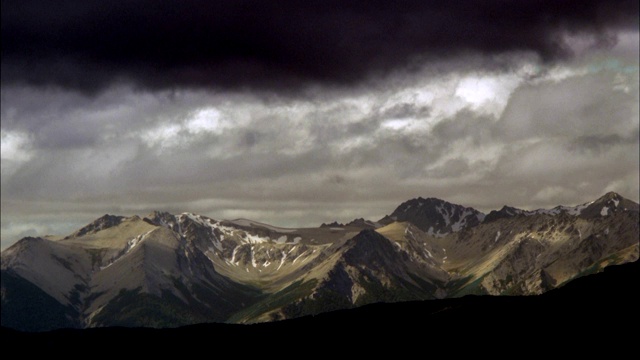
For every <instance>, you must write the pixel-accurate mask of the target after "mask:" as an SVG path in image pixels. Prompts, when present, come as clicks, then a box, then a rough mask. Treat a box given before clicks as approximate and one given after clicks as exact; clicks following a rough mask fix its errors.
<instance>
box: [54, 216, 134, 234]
mask: <svg viewBox="0 0 640 360" xmlns="http://www.w3.org/2000/svg"><path fill="white" fill-rule="evenodd" d="M124 219H126V218H125V217H124V216H117V215H109V214H105V215H103V216H102V217H100V218H98V219H96V220H94V221H93V222H92V223H90V224H89V225H87V226H85V227H83V228H81V229H80V230H78V231H76V232H75V233H73V234H71V235H70V236H67V238H70V237H80V236H84V235H88V234H94V233H97V232H98V231H100V230H104V229H108V228H110V227H113V226H117V225H119V224H120V223H121V222H122V221H123V220H124Z"/></svg>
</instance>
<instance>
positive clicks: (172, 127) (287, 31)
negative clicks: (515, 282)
mask: <svg viewBox="0 0 640 360" xmlns="http://www.w3.org/2000/svg"><path fill="white" fill-rule="evenodd" d="M206 3H207V4H209V2H206ZM234 3H236V2H234ZM238 3H239V4H240V5H238V6H240V7H239V8H237V9H241V10H242V9H244V10H242V11H245V10H246V9H247V6H248V8H249V9H258V10H260V11H259V12H255V11H254V12H253V13H252V12H246V11H245V12H241V13H242V14H244V15H242V16H234V17H231V18H230V19H231V20H229V22H224V21H222V22H220V23H221V24H223V25H224V26H222V25H221V26H222V28H216V27H213V28H207V27H203V24H204V23H207V21H208V20H211V19H210V18H209V17H210V16H214V17H216V16H217V17H216V19H218V18H225V17H224V16H222V15H219V14H218V15H215V14H214V15H211V14H209V13H206V14H204V15H202V17H200V15H199V12H198V11H193V12H187V13H185V14H186V15H185V17H184V18H177V17H175V16H173V15H171V16H170V15H166V14H162V11H160V13H155V12H152V11H151V12H148V13H147V11H146V10H145V11H142V10H141V9H142V7H140V8H139V6H140V5H141V4H143V5H144V2H125V3H120V2H119V3H118V4H119V5H109V4H110V3H107V2H105V3H101V4H106V5H104V6H106V8H105V9H106V10H107V11H106V12H97V10H95V6H96V5H95V4H94V3H93V2H90V1H89V2H86V1H85V2H79V3H77V4H76V3H74V2H65V3H64V4H71V5H73V6H71V7H70V8H69V6H66V5H64V4H63V5H61V6H60V9H57V10H55V9H54V10H52V11H51V12H50V13H43V12H41V11H40V10H38V9H41V7H39V6H37V5H38V4H39V3H38V2H37V1H35V2H28V1H26V2H20V5H14V4H12V5H11V6H10V7H9V5H8V4H9V3H8V2H5V1H3V2H2V41H3V51H2V87H1V89H0V90H1V94H0V95H1V101H2V107H1V110H0V115H1V118H2V123H1V131H2V134H1V137H2V163H1V164H2V174H1V175H2V176H1V194H0V195H1V200H0V201H1V207H2V209H1V210H2V217H1V222H2V225H1V226H2V247H3V248H4V247H6V246H7V245H9V244H11V243H12V242H14V241H16V240H17V239H18V238H20V237H22V236H26V235H44V234H47V233H57V234H67V233H70V232H72V231H73V230H74V229H76V228H78V227H80V226H82V225H84V224H85V223H87V222H89V221H91V220H93V219H95V218H97V217H98V216H101V215H102V214H104V213H107V212H108V213H116V214H123V215H132V214H140V215H144V214H146V213H148V212H150V211H152V210H157V209H160V210H168V211H172V212H182V211H193V212H198V213H203V214H206V215H209V216H212V217H215V218H238V217H247V218H254V219H256V220H260V221H265V222H270V223H273V224H276V225H282V226H317V225H319V224H320V223H321V222H329V221H333V220H338V221H341V222H345V221H349V220H351V219H353V218H355V217H366V218H370V219H373V220H376V219H378V218H380V217H382V216H383V215H385V214H388V213H391V212H392V211H393V209H394V208H395V207H396V206H397V205H398V204H400V203H401V202H402V201H404V200H407V199H409V198H413V197H417V196H423V197H426V196H435V197H440V198H443V199H446V200H449V201H452V202H457V203H460V204H464V205H467V206H474V207H476V208H479V209H480V210H484V211H489V210H491V209H496V208H500V207H501V206H502V205H504V204H509V205H513V206H520V207H524V208H529V209H531V208H537V207H549V206H555V205H558V204H567V205H570V204H578V203H582V202H586V201H589V200H593V199H594V198H596V197H598V196H600V195H602V194H604V193H605V192H606V191H618V192H620V193H621V194H622V195H623V196H626V197H629V198H631V199H632V200H634V201H638V197H639V194H638V192H639V190H638V182H639V179H638V173H639V170H640V169H639V163H640V159H639V156H638V153H639V150H640V149H639V140H638V138H639V123H640V121H639V110H638V97H639V91H638V82H639V77H638V31H637V22H638V18H637V11H636V12H633V11H631V12H630V11H628V10H629V9H631V10H634V9H635V10H637V2H626V1H621V2H615V1H614V2H600V1H586V2H580V3H579V5H578V6H577V7H576V6H569V5H568V4H570V3H566V2H561V3H558V2H555V1H549V2H529V1H523V2H514V3H513V4H512V3H508V4H504V2H501V1H497V2H493V1H489V2H469V3H465V4H464V5H461V6H453V5H448V4H449V2H446V3H445V2H442V3H441V2H435V3H433V2H430V4H433V6H429V7H424V6H423V5H422V3H423V2H419V3H418V2H416V3H414V4H413V7H407V8H404V7H402V8H398V9H395V8H394V9H391V8H385V7H382V8H380V9H379V8H378V7H376V6H369V5H370V2H367V4H369V5H368V6H366V7H365V6H364V5H355V7H353V8H348V7H345V6H344V5H340V6H337V7H335V9H336V10H335V11H332V12H330V14H325V15H326V16H319V17H318V18H317V19H316V21H301V20H300V19H303V18H304V16H302V15H305V14H307V15H308V14H311V13H314V12H315V8H313V7H312V6H310V5H304V6H303V5H295V6H294V5H293V4H292V5H291V6H290V8H289V9H290V10H291V11H293V10H295V11H293V13H297V14H298V15H299V16H298V17H295V19H293V20H295V21H293V22H291V27H282V26H280V25H282V24H283V23H288V22H287V21H288V19H282V18H281V17H277V16H275V15H274V16H257V17H256V16H255V15H264V14H275V13H276V11H275V10H273V9H271V5H265V4H262V2H261V4H262V5H260V6H259V7H253V6H249V5H251V3H250V2H238ZM114 4H115V3H114ZM153 4H154V6H155V4H156V2H153ZM162 4H164V3H162ZM194 4H196V5H198V4H200V3H199V2H194ZM202 4H204V2H203V3H202ZM202 4H200V5H202ZM221 4H225V2H222V3H221ZM407 4H409V3H407ZM373 5H375V4H373ZM405 5H406V4H405ZM158 6H160V7H162V6H165V5H158ZM202 6H204V5H202ZM207 6H210V5H207ZM243 6H244V7H243ZM256 6H257V5H256ZM381 6H382V5H381ZM385 6H386V5H385ZM407 6H408V5H407ZM148 8H149V9H153V8H154V7H153V6H150V7H148ZM365 8H366V9H370V10H367V11H365ZM125 9H126V10H128V11H129V14H130V15H131V17H119V15H118V16H116V15H117V14H119V13H120V11H121V10H125ZM196 9H198V8H196ZM221 9H226V10H225V11H232V10H229V9H236V8H235V7H227V6H226V5H225V6H222V7H221ZM5 10H9V11H5ZM103 10H104V9H103ZM116 10H117V11H116ZM471 10H473V12H471ZM233 11H236V10H233ZM237 11H240V10H237ZM256 11H257V10H256ZM105 13H106V14H107V15H105V16H102V15H98V14H105ZM387 13H388V16H387V15H385V14H387ZM507 13H509V14H513V16H512V17H508V16H506V14H507ZM67 14H75V15H78V16H75V17H74V16H70V15H69V16H67ZM221 14H224V11H223V12H222V13H221ZM247 14H248V15H247ZM251 14H253V15H251ZM465 14H466V15H465ZM496 14H502V15H505V16H499V17H497V18H496ZM629 14H632V15H629ZM63 15H64V16H63ZM143 15H144V16H143ZM250 15H251V16H250ZM320 15H323V14H320ZM329 15H331V16H329ZM463 15H464V16H463ZM167 16H168V17H167ZM221 16H222V17H221ZM445 18H446V19H450V20H451V21H450V22H449V20H447V22H446V24H444V23H443V21H444V20H442V19H445ZM140 19H146V21H147V23H146V25H144V26H142V24H143V23H142V22H141V23H140V24H141V25H140V26H133V25H135V24H138V22H137V21H138V20H140ZM274 19H275V20H278V19H279V20H278V21H277V22H276V23H277V24H276V25H278V26H275V25H274V24H272V23H270V21H274ZM336 19H337V20H336ZM340 19H342V20H344V21H340ZM496 19H500V21H496ZM112 20H113V21H112ZM134 20H135V21H134ZM165 20H166V21H165ZM284 20H287V21H284ZM185 21H186V22H189V23H190V24H191V23H192V22H193V24H191V25H193V26H191V27H183V26H182V25H184V22H185ZM283 21H284V22H283ZM336 21H337V23H336ZM249 23H251V26H248V25H247V24H249ZM254 23H255V24H254ZM92 24H93V25H92ZM350 24H351V25H350ZM394 24H395V25H394ZM124 25H127V26H124ZM272 25H273V26H272ZM334 25H336V26H335V27H334ZM445 25H446V26H445ZM243 26H248V27H246V28H245V30H244V32H243V31H239V32H238V33H237V34H235V35H234V36H233V37H232V38H229V39H231V40H233V41H231V40H229V39H227V40H225V39H226V38H224V37H221V35H220V34H222V33H229V31H230V30H238V29H241V28H242V27H243ZM634 26H635V28H634ZM120 28H122V29H120ZM176 29H182V30H181V31H182V32H179V33H178V34H179V35H180V36H179V38H180V39H183V38H185V37H189V36H191V37H193V39H190V40H189V41H187V42H184V43H181V42H180V41H178V40H176V39H174V38H172V37H171V35H172V34H173V33H174V31H176ZM390 29H391V30H393V31H391V30H390ZM442 29H446V31H444V30H442ZM76 30H77V31H76ZM152 30H153V31H155V32H153V33H151V31H152ZM267 30H269V31H267ZM276 30H277V31H276ZM70 34H73V36H70V37H67V36H68V35H70ZM274 34H275V35H277V36H276V37H275V38H274V36H275V35H274ZM385 34H386V35H385ZM474 34H478V36H475V35H474ZM205 35H206V36H212V37H213V38H214V40H215V39H217V40H215V41H214V44H217V45H216V46H217V47H216V49H217V50H216V52H213V53H212V52H211V51H213V50H211V51H209V50H207V51H204V52H203V54H204V55H199V54H198V51H199V50H201V49H203V46H205V45H206V44H208V40H207V37H206V36H205ZM382 35H385V36H382ZM472 35H473V36H472ZM325 37H326V38H325ZM126 38H130V43H129V45H127V46H124V47H122V48H121V49H120V48H119V47H118V50H117V51H116V49H115V47H114V46H115V45H114V44H118V46H120V45H122V41H123V39H126ZM172 39H173V40H172ZM309 39H312V40H314V39H315V40H317V41H308V40H309ZM340 39H344V41H348V42H349V43H348V44H347V45H349V46H338V45H339V44H338V45H336V41H337V40H340ZM249 40H251V41H249ZM276 40H277V41H276ZM163 41H167V43H163ZM216 41H218V42H216ZM220 41H222V43H219V42H220ZM225 41H226V42H225ZM145 44H146V45H145ZM163 44H164V45H166V46H164V45H163ZM180 44H182V46H183V48H181V49H182V50H184V51H183V52H180V53H177V54H174V55H171V54H169V55H168V54H167V52H171V51H173V50H176V47H177V46H179V45H180ZM220 44H222V45H224V46H222V45H220ZM279 44H280V45H281V46H278V45H279ZM125 45H126V44H125ZM227 45H228V46H227ZM205 50H206V49H205ZM241 50H242V51H241ZM239 51H240V52H239ZM372 54H374V55H375V56H373V55H372ZM80 63H81V64H80ZM248 70H250V71H248ZM285 70H286V71H285ZM380 74H384V75H380ZM378 75H379V76H378ZM256 88H258V89H259V90H256Z"/></svg>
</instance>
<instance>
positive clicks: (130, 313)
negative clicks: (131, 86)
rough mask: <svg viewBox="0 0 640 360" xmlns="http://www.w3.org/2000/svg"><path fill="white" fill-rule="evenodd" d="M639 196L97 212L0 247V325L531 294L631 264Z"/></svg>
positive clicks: (34, 326)
mask: <svg viewBox="0 0 640 360" xmlns="http://www.w3.org/2000/svg"><path fill="white" fill-rule="evenodd" d="M638 214H639V212H638V204H637V203H635V202H633V201H630V200H628V199H625V198H623V197H622V196H620V195H619V194H616V193H607V194H606V195H604V196H602V197H601V198H599V199H597V200H594V201H591V202H588V203H585V204H581V205H578V206H573V207H568V206H558V207H555V208H553V209H540V210H535V211H527V210H522V209H517V208H514V207H509V206H504V207H503V208H502V209H500V210H498V211H492V212H490V213H489V214H486V215H485V214H483V213H482V212H480V211H477V210H475V209H473V208H469V207H464V206H461V205H456V204H451V203H449V202H446V201H444V200H440V199H435V198H427V199H423V198H417V199H412V200H409V201H406V202H404V203H402V204H401V205H400V206H399V207H398V208H396V209H395V210H394V211H393V212H392V213H391V214H390V215H387V216H385V217H384V218H382V219H380V220H378V221H369V220H365V219H355V220H354V221H352V222H349V223H347V224H339V223H331V224H322V225H321V226H320V227H317V228H300V229H291V228H280V227H276V226H272V225H268V224H264V223H260V222H257V221H253V220H247V219H236V220H215V219H212V218H209V217H206V216H203V215H198V214H193V213H182V214H177V215H175V214H170V213H167V212H153V213H151V214H148V215H147V216H145V217H140V216H132V217H124V216H116V215H105V216H103V217H101V218H99V219H97V220H95V221H94V222H92V223H91V224H88V225H86V226H85V227H83V228H81V229H79V230H77V231H75V232H74V233H72V234H70V235H68V236H60V237H55V236H46V237H27V238H24V239H21V240H20V241H18V242H17V243H16V244H14V245H13V246H11V247H10V248H8V249H6V250H4V251H3V252H2V263H1V271H2V277H1V280H2V281H1V301H2V303H1V305H2V307H1V309H2V317H1V319H2V326H5V327H9V328H14V329H19V330H26V331H42V330H50V329H57V328H91V327H105V326H127V327H139V326H144V327H177V326H183V325H190V324H197V323H212V322H226V323H256V322H270V321H274V320H282V319H291V318H297V317H301V316H305V315H314V314H319V313H323V312H328V311H332V310H339V309H349V308H354V307H359V306H362V305H365V304H371V303H379V302H398V301H412V300H420V301H421V300H434V299H444V298H458V297H463V296H465V295H537V294H542V293H544V292H547V291H549V290H552V289H555V288H558V287H561V286H563V285H565V284H567V283H568V282H570V281H572V280H573V279H576V278H578V277H581V276H583V275H588V274H591V273H596V272H600V271H602V270H603V269H604V268H605V267H607V266H609V265H617V264H623V263H627V262H634V261H637V260H638V256H639V243H638V237H639V222H638V220H639V218H638V216H639V215H638Z"/></svg>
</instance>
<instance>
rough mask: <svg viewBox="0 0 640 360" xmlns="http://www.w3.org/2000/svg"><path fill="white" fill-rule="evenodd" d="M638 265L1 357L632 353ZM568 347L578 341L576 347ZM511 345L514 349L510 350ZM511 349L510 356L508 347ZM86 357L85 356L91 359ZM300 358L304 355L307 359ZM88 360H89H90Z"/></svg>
mask: <svg viewBox="0 0 640 360" xmlns="http://www.w3.org/2000/svg"><path fill="white" fill-rule="evenodd" d="M639 268H640V262H638V261H636V262H634V263H630V264H625V265H619V266H612V267H608V268H606V269H605V271H604V272H602V273H598V274H594V275H589V276H585V277H582V278H579V279H577V280H575V281H572V282H570V283H569V284H567V285H566V286H563V287H562V288H559V289H556V290H552V291H550V292H548V293H546V294H543V295H539V296H525V297H520V296H518V297H506V296H500V297H497V296H466V297H464V298H459V299H446V300H431V301H418V302H404V303H395V304H372V305H368V306H363V307H361V308H356V309H351V310H340V311H335V312H330V313H325V314H321V315H317V316H314V317H311V316H307V317H303V318H299V319H293V320H285V321H281V322H273V323H263V324H256V325H232V324H203V325H193V326H186V327H182V328H176V329H145V328H99V329H86V330H58V331H51V332H45V333H24V332H17V331H14V330H10V329H7V328H2V345H3V350H5V353H6V350H7V349H8V348H12V349H16V348H19V349H20V351H19V353H20V355H21V356H24V355H28V354H30V353H33V352H37V353H45V354H48V355H54V354H56V353H60V354H66V355H68V356H69V357H71V358H75V357H83V358H86V357H87V356H89V355H91V354H94V355H95V354H97V355H106V354H111V353H113V354H120V355H124V354H127V353H129V351H135V352H140V353H144V354H152V353H165V352H166V351H167V350H174V351H179V352H183V351H185V352H191V351H195V352H203V353H206V354H209V355H211V356H213V354H223V353H224V354H227V356H229V354H235V356H240V357H242V358H247V356H278V357H279V356H284V357H297V358H304V357H306V356H307V355H308V354H321V355H327V356H330V355H331V354H334V355H335V354H341V355H346V354H343V353H342V352H341V351H342V349H346V350H347V351H348V353H351V354H353V355H358V354H359V355H364V354H378V352H379V351H381V350H385V351H392V352H393V353H396V354H398V355H400V354H402V353H405V352H406V353H407V354H410V353H418V354H422V355H424V357H428V355H429V354H441V353H444V354H450V355H451V356H454V355H456V354H476V353H477V354H480V353H487V352H488V353H489V354H493V355H497V356H499V355H503V356H508V353H509V350H507V349H509V348H513V346H516V347H519V349H521V350H519V352H520V353H527V354H540V355H543V354H551V353H552V352H553V351H554V349H556V348H559V349H561V350H562V351H563V352H566V354H572V355H575V354H591V355H596V354H600V353H601V354H606V355H608V356H609V357H611V358H613V357H614V356H615V355H617V354H625V353H629V350H630V347H635V345H634V344H635V342H636V341H637V338H638V320H640V312H639V311H638V304H640V294H639V292H638V284H639V282H638V280H640V277H639V276H638V275H639V274H640V271H638V270H639ZM572 339H579V341H578V342H575V341H574V340H572ZM507 344H508V346H507ZM505 346H507V347H505ZM87 351H89V352H87ZM301 351H303V352H301ZM89 357H92V356H89Z"/></svg>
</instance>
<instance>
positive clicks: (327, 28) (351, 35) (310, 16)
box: [2, 0, 638, 91]
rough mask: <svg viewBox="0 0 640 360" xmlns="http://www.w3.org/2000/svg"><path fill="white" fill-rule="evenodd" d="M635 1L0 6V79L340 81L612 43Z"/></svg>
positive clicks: (159, 84)
mask: <svg viewBox="0 0 640 360" xmlns="http://www.w3.org/2000/svg"><path fill="white" fill-rule="evenodd" d="M637 13H638V2H637V1H633V0H632V1H611V0H607V1H604V0H587V1H555V0H548V1H532V0H529V1H498V0H492V1H484V0H483V1H465V2H459V1H404V2H400V3H398V2H389V1H350V2H345V1H270V2H267V1H238V0H228V1H204V0H201V1H195V0H192V1H174V2H169V1H87V0H82V1H57V2H55V3H51V2H49V1H28V0H25V1H4V0H3V1H2V83H3V84H7V83H17V82H26V83H29V84H40V85H51V84H53V85H59V86H63V87H67V88H74V89H80V90H84V91H96V90H99V89H102V88H104V87H105V86H108V85H109V84H111V83H113V82H118V81H124V82H133V83H134V84H136V85H138V86H141V87H145V88H149V89H158V88H174V87H180V86H187V87H214V88H215V87H220V88H228V87H231V88H244V87H263V88H264V87H266V88H272V89H273V88H279V89H281V90H282V89H286V88H290V87H291V86H294V87H296V86H297V85H301V84H308V83H324V84H349V83H354V82H357V81H359V80H362V79H365V78H366V77H367V76H369V75H380V74H385V73H387V72H388V71H391V70H395V69H398V68H404V67H407V66H408V67H410V66H412V65H413V66H415V65H416V64H419V63H422V62H424V61H429V60H430V59H434V58H442V57H448V56H453V55H458V54H460V53H469V52H470V53H474V52H475V53H482V54H498V53H502V52H508V51H532V52H534V53H537V54H538V55H539V56H540V57H541V58H542V59H546V60H552V59H557V58H562V57H566V56H570V55H571V52H572V50H571V46H570V45H569V44H567V42H566V41H565V40H566V39H565V38H564V37H563V36H564V35H566V34H569V35H585V36H588V37H591V38H592V39H593V40H594V42H593V43H594V45H595V46H610V45H611V44H612V43H614V42H615V35H616V32H617V31H618V30H624V29H637V26H638V16H637Z"/></svg>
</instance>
